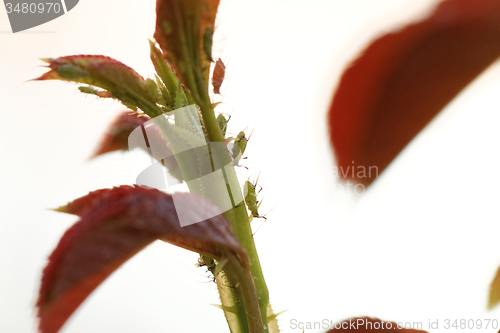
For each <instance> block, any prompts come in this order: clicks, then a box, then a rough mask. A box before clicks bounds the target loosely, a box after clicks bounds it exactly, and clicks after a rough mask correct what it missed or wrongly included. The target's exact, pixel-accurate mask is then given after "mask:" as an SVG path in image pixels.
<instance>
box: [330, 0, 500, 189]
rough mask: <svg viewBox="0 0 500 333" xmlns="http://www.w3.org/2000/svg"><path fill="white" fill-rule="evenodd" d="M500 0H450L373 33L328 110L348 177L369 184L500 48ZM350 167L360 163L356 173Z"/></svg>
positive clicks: (333, 139) (499, 53)
mask: <svg viewBox="0 0 500 333" xmlns="http://www.w3.org/2000/svg"><path fill="white" fill-rule="evenodd" d="M499 40H500V1H497V0H447V1H443V2H442V3H441V4H440V5H439V6H438V7H437V8H436V9H435V11H434V12H433V13H432V15H431V16H430V17H429V18H427V19H425V20H424V21H421V22H419V23H416V24H412V25H409V26H407V27H406V28H404V29H402V30H400V31H398V32H395V33H390V34H387V35H385V36H383V37H381V38H379V39H377V40H376V41H374V42H373V43H372V44H371V45H370V46H369V47H368V48H367V49H366V50H364V51H363V52H362V53H361V54H362V55H361V56H360V57H359V58H358V59H357V60H356V61H354V62H353V64H352V65H351V67H349V68H348V69H347V70H346V71H345V72H344V74H343V75H342V78H341V80H340V83H339V86H338V88H337V92H336V93H335V96H334V98H333V101H332V104H331V107H330V112H329V116H328V121H329V126H330V130H331V134H330V139H331V142H332V144H333V147H334V150H335V154H336V157H337V163H338V166H339V168H340V170H342V171H343V172H345V173H346V175H342V173H343V172H339V174H340V175H341V176H342V177H343V178H347V179H353V180H355V181H356V182H359V183H363V184H370V183H371V182H372V181H373V180H374V178H375V177H376V175H372V177H371V178H370V177H368V176H367V175H366V174H363V173H361V174H358V170H361V167H364V168H366V170H367V169H368V168H369V167H370V166H371V167H377V168H378V173H380V172H382V171H383V170H384V169H385V168H386V167H387V166H388V165H389V163H390V162H391V161H392V160H393V159H394V158H395V157H396V156H397V155H398V153H399V152H400V151H401V150H402V149H403V148H404V147H405V146H406V145H407V144H408V143H409V142H410V141H411V140H412V139H413V137H414V136H415V135H417V134H418V132H419V131H420V130H422V129H423V128H424V126H425V125H426V124H427V123H428V122H429V121H430V120H431V119H432V118H433V117H434V116H435V115H436V114H437V113H438V112H439V111H440V110H441V109H442V108H443V107H444V106H446V104H448V103H449V102H450V101H451V100H452V99H453V98H454V97H455V96H456V95H457V94H458V93H459V92H460V91H461V90H462V89H463V88H464V87H465V86H466V85H467V84H469V83H470V82H471V81H472V80H473V79H474V78H475V77H477V76H478V75H479V74H480V73H481V72H482V71H483V70H485V69H486V68H487V67H488V66H489V65H490V64H491V63H492V62H494V61H495V60H496V59H497V58H498V57H499V56H500V43H499ZM349 167H351V168H354V167H356V168H357V169H356V170H357V171H356V174H355V176H354V177H353V176H352V173H351V172H349V171H350V170H349V169H348V168H349Z"/></svg>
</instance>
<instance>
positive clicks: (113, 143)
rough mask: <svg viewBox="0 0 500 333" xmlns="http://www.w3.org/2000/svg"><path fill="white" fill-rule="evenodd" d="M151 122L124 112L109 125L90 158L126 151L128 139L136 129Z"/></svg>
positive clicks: (147, 118)
mask: <svg viewBox="0 0 500 333" xmlns="http://www.w3.org/2000/svg"><path fill="white" fill-rule="evenodd" d="M149 120H151V118H149V117H147V116H140V117H138V116H137V114H135V113H130V112H124V113H122V114H121V115H119V116H118V117H117V118H116V119H115V121H114V122H113V123H112V124H111V126H110V127H109V129H108V132H107V133H106V134H104V138H103V139H102V142H101V144H100V145H99V149H98V150H97V151H96V152H95V153H94V155H93V156H92V157H96V156H99V155H102V154H106V153H110V152H113V151H117V150H128V137H129V135H130V133H132V131H133V130H134V129H136V128H137V127H139V126H141V125H144V123H145V122H147V121H149Z"/></svg>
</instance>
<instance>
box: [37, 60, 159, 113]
mask: <svg viewBox="0 0 500 333" xmlns="http://www.w3.org/2000/svg"><path fill="white" fill-rule="evenodd" d="M42 60H43V61H45V62H47V63H49V68H50V71H48V72H47V73H45V74H43V75H42V76H40V77H39V78H37V79H36V80H63V81H71V82H78V83H85V84H88V85H91V86H94V87H99V88H103V89H105V91H101V92H99V91H97V90H94V89H92V88H87V87H83V89H80V90H81V91H83V92H87V93H94V94H97V95H98V96H102V97H114V98H116V99H118V100H120V101H121V102H122V103H123V104H124V105H125V106H127V107H128V108H130V109H133V110H135V109H136V108H137V107H139V108H140V109H142V110H143V111H144V112H146V113H147V114H148V115H150V116H152V117H156V116H158V115H160V114H161V110H160V109H159V108H158V107H157V105H156V100H157V98H158V91H156V86H154V87H153V89H151V88H150V87H151V85H149V86H148V82H150V81H152V80H150V79H148V80H144V78H143V77H142V76H141V75H139V74H138V73H137V72H136V71H134V70H133V69H132V68H130V67H128V66H126V65H124V64H123V63H121V62H119V61H117V60H115V59H112V58H109V57H105V56H101V55H72V56H66V57H60V58H55V59H42Z"/></svg>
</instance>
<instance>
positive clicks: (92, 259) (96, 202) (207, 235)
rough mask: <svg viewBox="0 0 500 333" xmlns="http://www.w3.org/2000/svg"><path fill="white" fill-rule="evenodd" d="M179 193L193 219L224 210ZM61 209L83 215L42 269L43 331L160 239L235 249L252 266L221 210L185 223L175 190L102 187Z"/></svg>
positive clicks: (202, 248)
mask: <svg viewBox="0 0 500 333" xmlns="http://www.w3.org/2000/svg"><path fill="white" fill-rule="evenodd" d="M176 195H179V198H180V199H181V201H182V205H183V208H187V210H188V211H189V214H190V215H189V216H188V218H190V219H193V220H197V219H199V216H200V214H201V215H203V214H204V213H206V212H207V211H209V212H211V213H213V214H214V215H215V214H218V213H219V212H220V211H219V210H218V208H216V207H215V206H214V205H213V204H212V203H210V202H209V201H207V200H206V199H203V198H201V197H199V196H197V195H195V194H189V193H185V194H176ZM176 198H177V197H176ZM178 203H179V201H178V200H177V199H176V204H178ZM61 211H65V212H68V213H72V214H76V215H78V216H80V221H78V222H77V223H76V224H75V225H73V226H72V227H71V228H70V229H68V230H67V231H66V233H65V234H64V236H63V237H62V238H61V240H60V242H59V244H58V245H57V247H56V249H55V250H54V252H53V253H52V254H51V255H50V257H49V263H48V265H47V266H46V267H45V269H44V271H43V276H42V283H41V288H40V294H39V299H38V302H37V306H38V309H39V311H38V316H39V317H40V323H39V329H40V332H42V333H55V332H57V331H59V329H60V328H61V327H62V325H63V324H64V323H65V322H66V320H67V319H68V318H69V316H70V315H71V314H72V313H73V312H74V311H75V310H76V308H77V307H78V306H79V305H80V304H81V303H82V302H83V301H84V300H85V298H86V297H87V296H88V295H89V294H90V293H91V292H92V291H93V290H94V289H95V288H96V287H97V286H98V285H99V284H100V283H101V282H102V281H103V280H104V279H106V278H107V277H108V276H109V275H110V274H111V273H112V272H113V271H114V270H116V269H117V268H118V267H119V266H120V265H121V264H123V263H124V262H125V261H126V260H127V259H129V258H130V257H132V256H133V255H134V254H136V253H137V252H139V251H140V250H142V249H143V248H144V247H145V246H147V245H148V244H150V243H151V242H153V241H155V240H157V239H161V240H164V241H166V242H169V243H172V244H174V245H177V246H180V247H182V248H185V249H188V250H191V251H195V252H199V253H202V254H204V255H208V256H210V257H213V258H221V257H223V256H224V255H225V254H226V253H229V252H230V253H234V254H235V255H236V256H237V257H238V258H239V259H240V261H241V263H242V265H243V267H245V268H248V266H249V263H248V257H247V255H246V252H245V250H244V249H243V248H242V247H241V245H240V244H239V242H238V241H237V240H236V237H235V236H234V235H233V233H232V232H231V229H230V227H229V225H228V223H227V221H226V220H225V219H224V217H223V216H222V215H216V216H215V217H213V218H210V219H208V220H205V221H203V222H199V223H195V224H191V225H188V226H186V227H181V226H180V223H179V220H178V217H177V214H176V209H175V207H174V202H173V199H172V196H170V195H168V194H165V193H163V192H160V191H158V190H156V189H146V188H142V187H138V186H136V187H132V186H121V187H117V188H113V189H104V190H99V191H95V192H92V193H90V194H88V195H86V196H84V197H82V198H79V199H77V200H75V201H73V202H71V203H69V204H68V205H67V206H66V207H65V208H63V209H61ZM183 217H186V216H183Z"/></svg>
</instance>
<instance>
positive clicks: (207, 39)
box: [203, 29, 214, 61]
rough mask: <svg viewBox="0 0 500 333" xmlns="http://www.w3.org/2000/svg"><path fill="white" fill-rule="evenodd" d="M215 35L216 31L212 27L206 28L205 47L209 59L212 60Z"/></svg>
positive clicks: (204, 35)
mask: <svg viewBox="0 0 500 333" xmlns="http://www.w3.org/2000/svg"><path fill="white" fill-rule="evenodd" d="M213 37H214V32H213V31H212V30H210V29H206V30H205V33H204V34H203V49H204V51H205V54H206V55H207V58H208V60H210V61H212V40H213Z"/></svg>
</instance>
